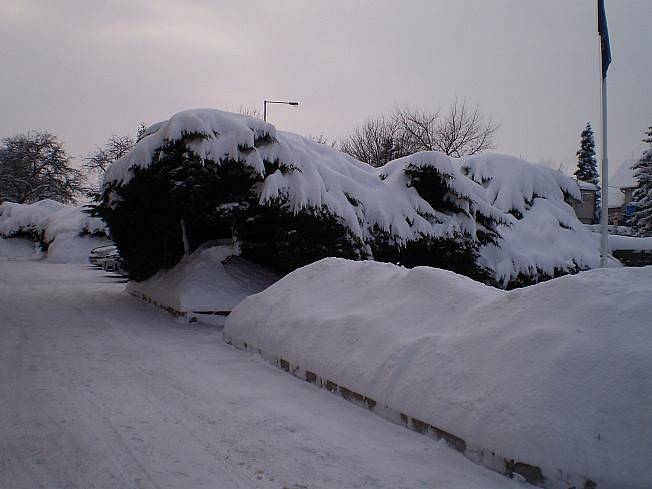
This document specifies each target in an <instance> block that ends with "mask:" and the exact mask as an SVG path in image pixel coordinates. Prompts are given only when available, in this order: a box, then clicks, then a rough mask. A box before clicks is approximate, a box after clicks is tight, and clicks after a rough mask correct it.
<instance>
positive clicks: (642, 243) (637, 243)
mask: <svg viewBox="0 0 652 489" xmlns="http://www.w3.org/2000/svg"><path fill="white" fill-rule="evenodd" d="M598 239H599V235H598ZM609 248H610V249H611V250H612V251H614V250H629V251H652V238H637V237H634V236H614V235H609Z"/></svg>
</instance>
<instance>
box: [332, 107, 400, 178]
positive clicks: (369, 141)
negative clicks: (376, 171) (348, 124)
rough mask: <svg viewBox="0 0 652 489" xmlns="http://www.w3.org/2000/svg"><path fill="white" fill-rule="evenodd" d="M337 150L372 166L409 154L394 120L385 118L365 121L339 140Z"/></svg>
mask: <svg viewBox="0 0 652 489" xmlns="http://www.w3.org/2000/svg"><path fill="white" fill-rule="evenodd" d="M339 149H340V151H343V152H344V153H347V154H349V155H351V156H353V157H354V158H356V159H358V160H360V161H364V162H365V163H368V164H370V165H372V166H382V165H384V164H385V163H387V162H388V161H391V160H394V159H396V158H400V157H402V156H406V155H408V154H410V153H409V150H408V148H407V147H406V140H405V138H404V135H403V133H402V132H401V131H400V130H399V126H398V123H397V120H396V118H394V117H386V116H380V117H376V118H373V119H367V121H365V123H364V124H362V125H361V126H359V127H356V128H355V129H354V130H353V134H351V135H349V136H347V137H345V138H343V139H342V140H340V143H339Z"/></svg>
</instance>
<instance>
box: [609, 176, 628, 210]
mask: <svg viewBox="0 0 652 489" xmlns="http://www.w3.org/2000/svg"><path fill="white" fill-rule="evenodd" d="M607 195H608V199H609V202H608V203H609V209H617V208H618V207H622V206H623V205H625V193H624V192H623V191H622V190H620V187H612V186H611V182H610V183H609V192H608V194H607Z"/></svg>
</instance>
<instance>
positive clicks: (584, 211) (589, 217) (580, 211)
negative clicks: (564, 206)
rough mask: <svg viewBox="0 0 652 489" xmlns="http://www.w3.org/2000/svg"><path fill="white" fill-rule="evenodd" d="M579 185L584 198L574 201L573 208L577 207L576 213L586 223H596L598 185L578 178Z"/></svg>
mask: <svg viewBox="0 0 652 489" xmlns="http://www.w3.org/2000/svg"><path fill="white" fill-rule="evenodd" d="M577 185H578V186H579V187H580V192H581V194H582V200H581V201H577V200H575V201H573V204H572V205H573V209H575V214H576V215H577V218H578V219H579V220H580V222H582V223H584V224H595V223H596V215H595V196H596V194H597V192H598V187H597V186H596V185H593V184H592V183H588V182H583V181H582V180H578V181H577Z"/></svg>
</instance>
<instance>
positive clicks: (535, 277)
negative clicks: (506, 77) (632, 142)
mask: <svg viewBox="0 0 652 489" xmlns="http://www.w3.org/2000/svg"><path fill="white" fill-rule="evenodd" d="M455 163H456V165H457V166H458V167H459V168H460V171H461V172H462V173H463V174H465V175H467V176H468V177H469V178H470V179H471V180H472V181H473V182H476V183H477V184H479V185H481V186H482V187H483V188H484V190H485V194H484V198H485V201H486V203H487V204H490V205H492V206H494V207H496V208H498V209H499V210H500V211H502V212H503V213H505V214H506V215H507V217H506V219H510V218H511V219H510V224H509V225H506V226H505V225H501V226H498V233H499V235H500V238H501V239H500V240H499V241H498V242H497V243H490V244H488V245H486V246H484V247H483V249H482V250H481V251H480V253H481V255H482V258H481V260H480V261H481V263H482V264H483V265H484V266H486V267H488V268H489V269H491V270H493V275H494V278H495V280H497V281H498V282H499V284H500V285H501V286H507V287H516V286H522V285H527V284H530V283H533V282H537V281H540V280H545V279H548V278H552V277H555V276H559V275H563V274H566V273H574V272H577V271H579V270H586V269H588V268H594V267H597V266H599V262H600V250H599V246H598V244H597V243H596V242H595V239H593V236H592V233H591V232H590V231H589V230H588V229H587V228H586V226H584V225H583V224H582V223H581V222H580V221H579V219H578V218H577V215H576V214H575V212H574V210H573V208H572V207H571V205H570V204H569V203H568V201H569V200H572V199H575V200H581V194H580V191H579V188H578V186H577V184H576V182H575V181H573V180H572V179H571V178H569V177H567V176H566V175H564V174H563V173H561V172H559V171H556V170H554V169H552V168H550V167H547V166H543V165H534V164H532V163H528V162H526V161H524V160H521V159H519V158H515V157H511V156H505V155H494V154H480V155H474V156H469V157H466V158H461V159H459V160H455Z"/></svg>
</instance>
